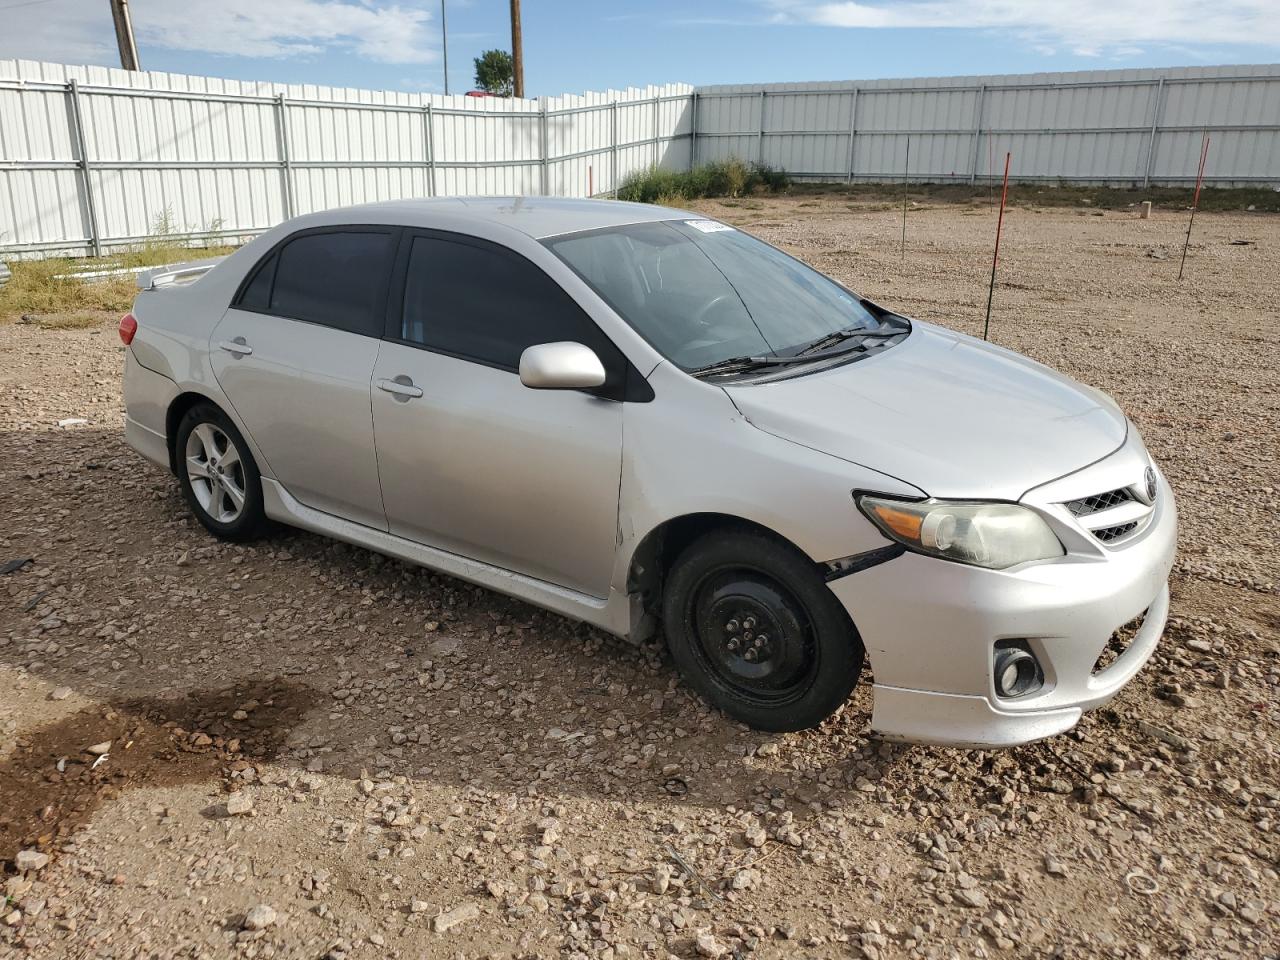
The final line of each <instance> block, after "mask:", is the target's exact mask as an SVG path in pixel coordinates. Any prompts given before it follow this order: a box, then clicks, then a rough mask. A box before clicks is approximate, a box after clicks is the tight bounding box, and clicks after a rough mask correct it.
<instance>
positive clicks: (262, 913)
mask: <svg viewBox="0 0 1280 960" xmlns="http://www.w3.org/2000/svg"><path fill="white" fill-rule="evenodd" d="M275 922H276V910H275V907H273V906H271V905H270V904H266V903H260V904H258V905H257V906H255V907H253V908H251V909H250V910H249V912H248V913H246V914H245V915H244V923H243V924H242V926H243V927H244V929H246V930H265V929H266V928H267V927H269V926H271V925H272V924H273V923H275Z"/></svg>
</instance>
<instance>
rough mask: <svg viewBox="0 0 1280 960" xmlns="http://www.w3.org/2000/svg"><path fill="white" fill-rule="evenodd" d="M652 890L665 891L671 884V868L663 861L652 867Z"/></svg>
mask: <svg viewBox="0 0 1280 960" xmlns="http://www.w3.org/2000/svg"><path fill="white" fill-rule="evenodd" d="M652 885H653V892H654V893H666V892H667V889H668V888H669V887H670V886H671V868H670V867H668V866H667V865H666V864H665V863H660V864H658V865H657V866H656V867H654V868H653V880H652Z"/></svg>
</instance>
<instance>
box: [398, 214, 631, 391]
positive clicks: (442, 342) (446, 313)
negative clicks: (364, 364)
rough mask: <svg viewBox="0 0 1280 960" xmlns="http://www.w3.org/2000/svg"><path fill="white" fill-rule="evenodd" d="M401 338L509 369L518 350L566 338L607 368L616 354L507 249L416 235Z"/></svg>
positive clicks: (547, 281) (616, 371)
mask: <svg viewBox="0 0 1280 960" xmlns="http://www.w3.org/2000/svg"><path fill="white" fill-rule="evenodd" d="M400 335H401V337H402V338H403V339H404V340H408V341H410V342H411V343H420V344H422V345H423V346H426V347H430V348H432V349H435V350H440V351H442V352H444V353H450V354H454V355H456V356H459V357H465V358H467V359H470V360H479V361H481V362H483V363H488V364H492V365H494V366H499V367H505V368H507V369H511V370H515V369H518V368H519V366H520V354H521V353H523V352H524V350H525V348H526V347H531V346H533V345H534V344H538V343H552V342H554V341H557V340H573V341H576V342H577V343H583V344H586V345H587V346H589V347H591V348H592V349H593V350H595V351H596V354H597V355H598V356H599V357H600V360H601V362H602V363H603V364H604V366H605V369H606V370H608V371H609V382H608V384H607V386H612V385H614V384H615V383H616V381H617V378H620V377H621V376H622V375H623V372H624V364H623V362H622V356H621V354H620V353H619V352H618V350H617V348H616V347H614V346H613V344H612V343H611V342H610V341H609V340H608V338H606V337H605V336H604V334H602V333H601V332H600V329H599V328H598V327H597V326H596V325H595V323H594V322H593V321H592V320H591V318H590V317H588V316H587V315H586V314H585V313H583V311H582V308H581V307H579V306H578V305H577V304H576V303H575V302H574V301H573V299H572V298H571V297H570V296H569V295H568V294H567V293H565V292H564V290H562V289H561V288H560V285H559V284H557V283H556V282H555V281H554V280H552V279H551V278H550V277H548V276H547V275H546V274H545V273H543V272H542V271H541V270H540V269H539V268H538V267H536V266H535V265H534V264H532V263H530V262H529V261H528V260H525V259H524V258H523V257H519V256H516V255H515V254H508V253H503V252H501V251H498V250H494V249H490V248H487V247H481V246H473V245H471V244H469V243H455V242H453V241H451V240H436V239H433V238H429V237H417V238H415V239H414V241H413V247H412V248H411V250H410V252H409V264H408V271H407V275H406V277H405V291H404V314H403V320H402V325H401V333H400Z"/></svg>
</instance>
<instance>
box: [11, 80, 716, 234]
mask: <svg viewBox="0 0 1280 960" xmlns="http://www.w3.org/2000/svg"><path fill="white" fill-rule="evenodd" d="M692 92H693V88H692V87H690V86H689V85H687V84H668V85H666V86H662V87H645V88H644V89H630V90H625V91H608V92H605V93H589V94H586V95H585V96H581V97H579V96H564V97H542V98H540V99H538V100H508V99H501V98H496V97H483V98H482V97H465V96H450V97H444V96H430V95H425V94H411V93H394V92H379V91H368V90H352V89H343V88H334V87H318V86H311V85H287V86H286V85H283V84H271V83H246V82H240V81H235V80H217V79H211V78H205V77H188V76H182V75H178V74H161V73H128V72H126V71H123V70H111V69H107V68H103V67H68V66H62V65H59V64H47V63H33V62H28V61H0V253H4V252H6V251H8V252H11V253H27V254H36V255H39V254H52V253H58V254H64V255H79V254H86V253H99V252H101V251H102V250H103V249H106V248H109V247H111V246H120V245H127V244H131V243H137V242H139V241H141V240H143V239H145V238H147V237H150V236H153V235H155V234H157V233H167V234H170V235H176V236H185V237H191V238H198V239H207V240H215V239H228V240H236V239H240V238H244V237H248V236H252V235H253V234H255V233H259V232H261V231H262V230H265V229H267V228H269V227H271V226H273V225H274V224H276V223H279V222H280V221H281V220H283V219H286V218H288V217H291V216H295V215H297V214H301V213H308V212H310V211H313V210H323V209H326V208H330V207H337V206H343V205H346V204H352V203H362V202H366V201H372V200H388V199H397V198H402V197H428V196H437V195H440V196H446V195H451V194H553V195H560V196H586V195H587V193H588V191H591V192H593V193H607V192H610V191H612V190H613V189H614V186H615V185H616V184H617V183H619V182H620V181H621V180H622V179H623V178H624V177H625V176H626V175H627V174H628V173H630V172H632V171H634V170H639V169H644V168H646V167H648V166H651V165H654V164H659V165H662V166H666V167H673V168H679V169H684V168H687V167H688V166H689V158H690V147H691V143H692V137H691V133H692V129H691V126H690V123H691V119H692V114H691V111H690V109H689V107H690V96H691V94H692Z"/></svg>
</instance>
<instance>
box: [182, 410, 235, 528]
mask: <svg viewBox="0 0 1280 960" xmlns="http://www.w3.org/2000/svg"><path fill="white" fill-rule="evenodd" d="M185 456H186V467H187V480H188V482H189V483H190V484H191V492H192V493H193V494H195V498H196V502H197V503H198V504H200V508H201V509H202V510H204V512H205V513H207V514H208V515H209V516H210V517H212V518H213V519H214V520H216V521H218V522H219V523H234V522H235V521H236V520H237V519H238V518H239V517H240V514H241V513H242V512H243V511H244V505H245V473H244V463H243V461H242V460H241V459H240V451H238V450H237V449H236V445H235V444H234V443H232V442H231V438H230V437H228V436H227V435H226V433H224V432H223V431H222V429H221V428H220V427H218V426H217V425H216V424H212V423H208V422H206V423H199V424H196V427H195V429H194V430H192V431H191V433H190V435H188V437H187V449H186V451H185Z"/></svg>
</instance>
